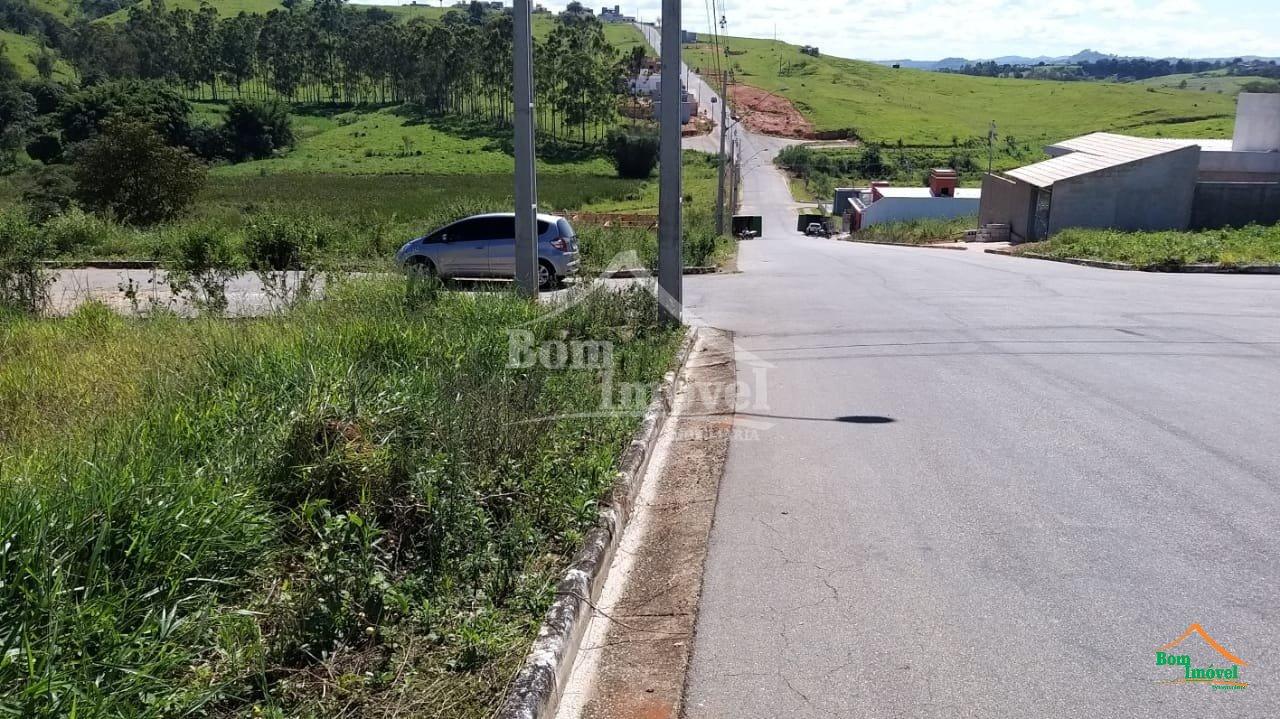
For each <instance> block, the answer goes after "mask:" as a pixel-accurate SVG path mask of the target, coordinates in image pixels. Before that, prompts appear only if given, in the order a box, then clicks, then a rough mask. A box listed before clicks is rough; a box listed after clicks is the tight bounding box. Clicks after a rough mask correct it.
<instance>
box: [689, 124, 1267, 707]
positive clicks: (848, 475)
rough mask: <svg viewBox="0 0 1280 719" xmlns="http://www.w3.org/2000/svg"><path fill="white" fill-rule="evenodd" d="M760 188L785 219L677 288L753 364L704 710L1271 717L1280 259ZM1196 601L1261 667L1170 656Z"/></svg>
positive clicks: (698, 700) (715, 598) (766, 183)
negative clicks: (1247, 270)
mask: <svg viewBox="0 0 1280 719" xmlns="http://www.w3.org/2000/svg"><path fill="white" fill-rule="evenodd" d="M746 142H748V143H751V142H756V143H761V144H764V143H766V142H767V141H764V140H758V139H757V138H747V140H746ZM746 185H747V186H746V189H745V192H744V200H745V203H746V205H747V209H746V210H745V211H747V212H750V211H751V210H756V211H760V212H763V213H765V214H766V215H767V223H766V233H765V234H766V237H765V239H761V240H757V241H754V242H748V243H743V244H742V246H741V255H740V259H739V266H740V269H741V270H742V273H741V274H737V275H729V276H709V277H695V278H687V280H686V285H685V297H686V301H687V303H688V312H689V316H690V318H691V319H692V321H694V322H697V323H701V324H706V325H710V326H715V327H720V328H724V329H728V330H732V331H733V332H735V333H736V336H737V352H738V371H739V377H740V379H742V380H744V381H745V382H746V383H747V385H748V386H749V389H750V390H751V391H750V392H749V393H741V392H740V394H739V407H738V409H739V415H738V419H739V427H740V429H741V431H740V432H739V434H738V435H737V436H735V438H734V440H733V443H732V444H731V448H730V453H729V460H728V465H727V468H726V472H725V476H724V478H723V481H722V484H721V489H720V500H719V506H718V509H717V513H716V519H715V525H714V528H713V530H712V537H711V547H710V554H709V557H708V563H707V569H706V577H705V584H704V590H703V595H702V600H701V606H700V617H699V621H698V630H697V641H696V644H695V648H694V657H693V667H692V674H691V676H690V679H689V684H688V696H687V697H686V709H685V711H686V715H687V716H688V717H690V718H691V719H712V718H715V719H720V718H725V719H728V718H733V719H739V718H751V717H759V718H765V717H768V718H773V717H824V718H825V717H875V718H877V719H883V718H885V717H912V718H915V719H922V718H928V717H939V718H942V717H947V718H956V717H993V718H994V717H1152V716H1159V715H1170V716H1172V715H1177V716H1186V717H1245V718H1253V717H1257V718H1262V717H1274V716H1276V707H1278V706H1280V622H1278V621H1277V619H1278V618H1280V531H1278V530H1280V487H1278V485H1280V451H1277V444H1276V441H1277V440H1276V437H1277V428H1280V405H1278V403H1277V398H1280V278H1274V277H1244V276H1196V275H1153V274H1140V273H1122V272H1112V271H1107V270H1097V269H1089V268H1082V267H1075V266H1070V265H1062V264H1055V263H1046V262H1039V261H1034V260H1024V259H1016V258H1008V257H998V256H993V255H986V254H983V253H981V252H975V251H969V252H948V251H939V250H929V249H915V248H894V247H878V246H869V245H855V244H851V243H843V242H837V241H832V240H817V239H807V238H804V237H802V236H800V235H799V234H798V233H796V232H795V231H794V226H789V225H790V215H789V212H790V211H791V206H792V204H793V203H792V202H791V200H790V197H789V195H788V194H787V188H786V183H785V181H784V180H783V178H782V177H781V176H780V175H778V174H777V173H776V172H774V171H773V170H772V169H771V168H770V167H769V166H768V164H767V163H766V162H764V161H763V160H762V161H761V163H760V164H758V165H757V166H756V167H754V168H753V169H752V170H750V171H748V173H747V175H746ZM762 390H763V395H762ZM744 395H745V396H744ZM1193 622H1198V623H1200V624H1202V625H1203V627H1204V628H1205V629H1206V630H1207V631H1208V632H1209V633H1210V634H1211V635H1212V636H1213V637H1214V638H1215V639H1217V640H1218V641H1219V642H1221V643H1222V644H1223V645H1225V647H1226V648H1228V649H1229V650H1230V651H1231V652H1234V653H1235V654H1236V655H1238V656H1239V657H1241V658H1242V659H1244V660H1245V661H1247V662H1248V665H1247V666H1245V667H1243V668H1241V670H1240V672H1241V679H1243V680H1244V681H1246V682H1249V683H1250V686H1249V687H1248V688H1247V689H1244V690H1239V691H1233V692H1227V691H1221V690H1214V689H1211V688H1209V687H1207V686H1185V685H1184V686H1170V685H1164V684H1160V683H1158V682H1160V681H1163V680H1168V679H1173V678H1175V677H1177V676H1181V670H1180V669H1179V668H1172V669H1171V668H1170V667H1157V666H1156V665H1155V654H1154V653H1155V651H1156V650H1157V649H1158V648H1159V647H1160V646H1161V645H1163V644H1165V643H1166V642H1170V641H1172V640H1174V639H1176V638H1177V637H1178V636H1179V635H1180V634H1182V632H1183V631H1184V630H1185V629H1186V628H1187V627H1188V625H1189V624H1191V623H1193ZM1199 642H1200V640H1198V639H1194V638H1193V639H1191V640H1188V642H1187V644H1185V645H1183V647H1182V649H1184V650H1189V652H1190V653H1191V654H1193V655H1194V656H1195V661H1196V662H1197V665H1200V664H1207V663H1208V662H1210V661H1213V660H1214V658H1215V657H1217V655H1212V654H1209V653H1208V652H1207V651H1205V645H1204V644H1202V643H1199ZM1216 661H1217V665H1216V666H1218V667H1222V666H1225V665H1226V663H1225V662H1224V661H1223V660H1222V659H1221V658H1220V657H1217V659H1216Z"/></svg>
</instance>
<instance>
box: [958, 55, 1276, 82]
mask: <svg viewBox="0 0 1280 719" xmlns="http://www.w3.org/2000/svg"><path fill="white" fill-rule="evenodd" d="M1277 69H1278V68H1277V66H1276V62H1275V61H1274V60H1271V61H1265V62H1245V61H1244V60H1243V59H1242V58H1234V59H1231V60H1188V59H1152V58H1142V57H1116V58H1104V59H1101V60H1096V61H1092V62H1081V63H1076V64H1071V65H1054V64H1051V63H1046V62H1039V63H1036V64H1034V65H1019V64H1007V63H998V62H995V61H993V60H987V61H983V62H975V63H969V64H967V65H965V66H964V67H962V68H959V69H943V70H939V72H951V73H956V74H961V75H977V76H979V77H1012V78H1026V79H1036V80H1119V81H1133V80H1147V79H1150V78H1153V77H1164V76H1166V75H1184V74H1194V73H1201V72H1213V71H1218V70H1225V71H1226V74H1228V75H1263V76H1273V75H1272V73H1275V72H1276V71H1277Z"/></svg>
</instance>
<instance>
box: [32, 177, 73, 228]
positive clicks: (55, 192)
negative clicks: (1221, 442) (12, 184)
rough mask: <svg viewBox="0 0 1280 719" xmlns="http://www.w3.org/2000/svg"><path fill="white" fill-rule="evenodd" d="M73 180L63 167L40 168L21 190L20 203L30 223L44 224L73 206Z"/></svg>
mask: <svg viewBox="0 0 1280 719" xmlns="http://www.w3.org/2000/svg"><path fill="white" fill-rule="evenodd" d="M75 191H76V183H75V180H73V179H71V173H69V172H68V171H67V169H66V168H65V167H61V166H53V167H42V168H40V169H39V170H37V171H36V172H35V173H34V174H33V175H32V176H31V178H30V180H29V181H28V183H27V186H26V187H24V188H23V190H22V202H23V204H25V205H26V206H27V216H28V217H29V218H31V221H32V222H44V221H45V220H48V219H49V218H50V217H54V216H57V215H61V214H62V213H64V212H66V211H67V210H69V209H71V208H72V207H73V206H74V205H75Z"/></svg>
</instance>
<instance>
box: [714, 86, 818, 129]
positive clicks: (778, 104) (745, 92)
mask: <svg viewBox="0 0 1280 719" xmlns="http://www.w3.org/2000/svg"><path fill="white" fill-rule="evenodd" d="M729 102H730V103H731V104H732V105H733V107H734V108H735V109H736V111H737V112H738V114H739V115H741V116H742V123H743V124H744V125H746V126H747V129H748V130H751V131H752V132H756V133H760V134H762V135H774V136H777V137H796V138H800V139H802V140H813V139H817V133H816V132H815V131H814V129H813V123H811V122H809V121H808V120H806V119H805V117H804V115H801V114H800V111H799V110H797V109H796V108H795V105H792V104H791V101H790V100H788V99H786V98H785V97H779V96H777V95H771V94H769V93H768V92H765V91H764V90H761V89H760V88H758V87H752V86H750V85H742V84H737V83H735V84H733V85H730V86H729Z"/></svg>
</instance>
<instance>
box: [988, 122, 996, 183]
mask: <svg viewBox="0 0 1280 719" xmlns="http://www.w3.org/2000/svg"><path fill="white" fill-rule="evenodd" d="M995 157H996V121H995V120H992V121H991V129H990V130H988V131H987V174H988V175H990V174H991V166H992V165H993V164H994V163H995Z"/></svg>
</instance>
